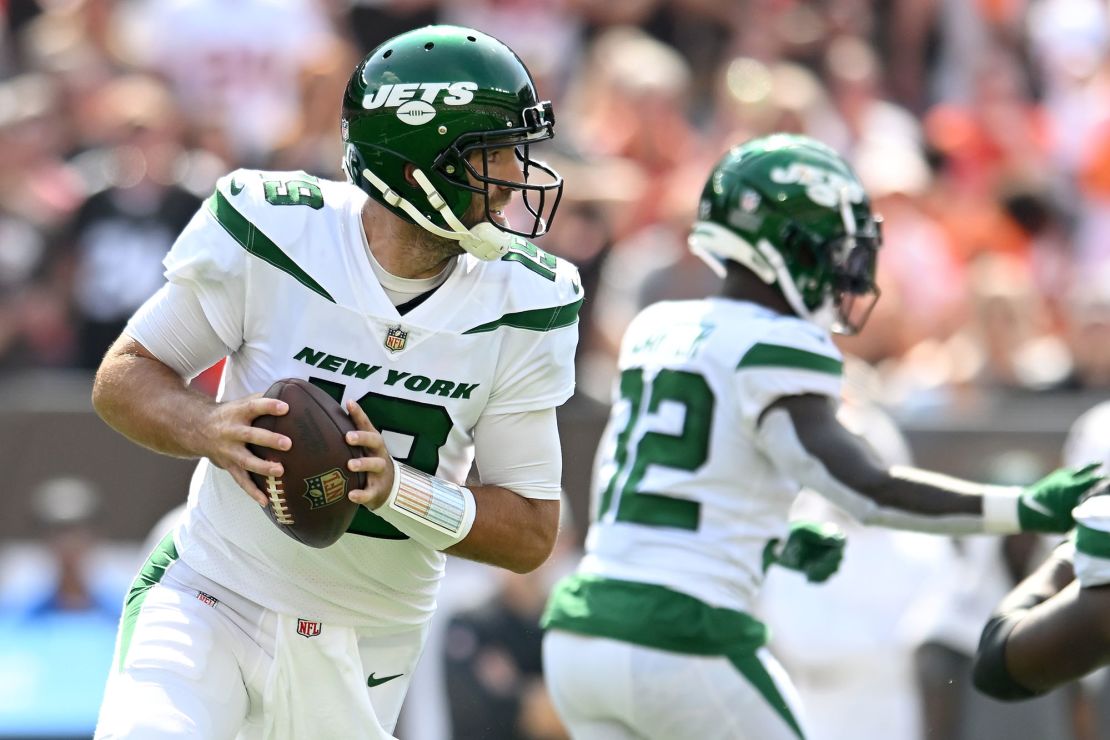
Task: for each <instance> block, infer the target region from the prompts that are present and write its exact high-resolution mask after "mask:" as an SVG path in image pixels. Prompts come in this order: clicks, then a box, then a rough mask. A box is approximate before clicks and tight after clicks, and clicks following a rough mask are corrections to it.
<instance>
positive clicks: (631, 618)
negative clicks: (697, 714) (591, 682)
mask: <svg viewBox="0 0 1110 740" xmlns="http://www.w3.org/2000/svg"><path fill="white" fill-rule="evenodd" d="M540 623H541V625H542V626H543V627H545V628H554V629H562V630H566V631H568V632H577V633H579V634H585V635H594V636H596V637H608V638H610V639H613V640H622V641H624V642H630V643H633V644H636V645H643V646H645V647H650V648H655V649H657V650H669V651H671V652H674V653H685V654H687V655H721V656H724V655H729V656H732V655H735V654H737V652H738V651H739V652H745V651H746V652H749V653H754V652H755V651H756V650H758V649H759V648H760V647H762V646H763V645H765V644H766V643H767V639H768V632H767V627H766V625H764V624H763V623H762V622H760V621H759V620H758V619H756V618H755V617H753V616H751V615H750V614H745V613H744V612H739V611H735V610H732V609H724V608H721V607H714V606H710V605H709V604H706V603H705V602H703V601H700V600H698V599H695V598H694V597H693V596H689V595H687V594H683V593H679V592H678V591H672V590H671V589H669V588H666V587H664V586H657V585H655V584H651V583H637V582H635V581H620V580H616V579H613V578H603V577H600V576H590V575H582V574H574V575H571V576H568V577H567V578H564V579H563V580H562V581H560V582H559V583H558V584H557V585H556V586H555V589H554V591H552V594H551V598H550V599H549V600H548V602H547V609H546V611H545V612H544V615H543V618H542V619H541V621H540Z"/></svg>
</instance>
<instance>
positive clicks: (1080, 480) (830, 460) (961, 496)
mask: <svg viewBox="0 0 1110 740" xmlns="http://www.w3.org/2000/svg"><path fill="white" fill-rule="evenodd" d="M759 440H760V443H761V446H762V448H763V450H764V452H765V453H766V454H767V455H768V456H769V457H770V458H771V459H772V460H774V461H775V463H776V465H777V466H778V468H779V469H780V470H782V471H784V472H786V473H787V474H788V475H790V476H792V477H793V478H795V479H796V480H797V481H798V482H799V483H801V484H802V485H805V486H808V487H809V488H812V489H813V490H815V491H817V492H818V493H821V494H822V495H824V496H825V497H826V498H828V499H829V500H831V501H832V502H833V503H835V504H837V505H838V506H840V507H841V508H843V509H845V510H846V511H847V512H849V513H850V514H852V515H853V516H855V517H856V518H857V519H859V520H860V521H861V522H864V523H865V524H878V525H881V526H887V527H897V528H901V529H912V530H917V531H923V532H939V533H950V534H971V533H977V532H993V533H998V534H1009V533H1013V532H1019V531H1029V530H1037V531H1057V532H1063V531H1066V530H1068V529H1069V528H1070V527H1071V526H1072V525H1073V524H1074V520H1073V519H1072V517H1071V509H1072V508H1073V507H1074V506H1075V504H1076V502H1077V501H1078V499H1079V497H1080V496H1081V495H1083V494H1084V493H1086V492H1087V491H1088V490H1089V489H1090V488H1092V487H1094V486H1095V485H1096V484H1097V483H1098V482H1099V481H1100V480H1101V477H1100V476H1098V475H1096V474H1095V473H1093V471H1092V470H1090V469H1084V470H1083V471H1080V472H1079V473H1071V472H1066V471H1065V472H1061V473H1058V474H1056V477H1052V478H1046V479H1045V480H1044V481H1042V482H1040V483H1038V484H1036V485H1035V486H1031V487H1029V488H1025V489H1022V488H1019V487H1006V486H991V485H986V484H981V483H973V482H971V481H966V480H961V479H958V478H953V477H950V476H946V475H941V474H939V473H932V472H929V471H926V470H921V469H918V468H909V467H901V466H893V467H888V466H886V465H884V464H883V463H881V462H880V461H879V460H878V459H877V458H876V457H875V456H874V455H873V454H872V453H871V451H870V449H869V448H868V447H867V445H866V444H865V443H864V442H863V441H862V440H860V439H859V438H858V437H856V436H855V435H854V434H852V433H851V432H849V431H848V430H847V429H845V428H844V427H843V426H842V425H841V424H840V422H839V421H838V420H837V418H836V409H835V406H834V404H833V402H832V400H831V399H830V398H829V397H827V396H819V395H802V396H786V397H783V398H780V399H778V400H777V401H775V402H774V403H772V404H771V405H770V406H769V407H768V408H767V409H766V410H765V411H764V412H763V415H762V416H761V418H760V426H759Z"/></svg>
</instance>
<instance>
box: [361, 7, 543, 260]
mask: <svg viewBox="0 0 1110 740" xmlns="http://www.w3.org/2000/svg"><path fill="white" fill-rule="evenodd" d="M554 124H555V115H554V112H553V111H552V108H551V103H550V102H548V101H540V100H539V99H538V98H537V96H536V88H535V85H534V84H533V82H532V77H531V75H530V74H529V73H528V70H527V68H526V67H525V66H524V63H523V62H521V61H520V58H519V57H517V55H516V54H514V53H513V51H512V50H511V49H510V48H509V47H507V46H505V44H503V43H501V42H500V41H498V40H497V39H495V38H493V37H491V36H487V35H486V34H484V33H481V32H480V31H476V30H473V29H470V28H463V27H459V26H426V27H424V28H420V29H417V30H414V31H409V32H407V33H403V34H401V35H399V36H395V37H394V38H392V39H390V40H388V41H386V42H385V43H383V44H381V45H380V46H378V47H377V48H376V49H374V50H373V51H372V52H370V54H368V55H367V56H366V58H365V59H363V60H362V62H360V63H359V65H358V66H357V67H356V68H355V71H354V74H353V75H352V76H351V80H350V82H349V83H348V84H347V91H346V94H345V95H344V97H343V119H342V132H343V141H344V143H345V144H346V148H345V154H344V159H343V168H344V170H345V172H346V173H347V177H348V178H350V180H351V182H353V183H354V184H356V185H357V186H359V187H360V188H362V189H363V190H365V191H366V192H367V193H368V194H369V195H370V196H371V197H373V198H374V199H375V200H377V201H379V202H380V203H382V204H383V205H385V206H386V207H387V208H389V209H390V210H391V211H393V213H395V214H396V215H397V216H399V217H401V218H403V219H405V220H406V221H409V222H411V223H417V224H419V225H420V226H422V227H424V228H425V229H428V230H429V231H432V232H433V233H437V234H440V235H441V236H446V237H448V238H453V239H457V240H458V241H460V242H461V243H462V245H463V247H464V248H466V249H467V250H468V251H471V252H473V253H475V254H477V255H478V256H479V257H482V258H483V259H493V258H495V257H497V256H499V255H500V254H501V253H503V252H504V251H505V249H507V247H508V244H509V242H510V241H511V239H512V237H510V236H509V235H510V234H515V235H519V236H524V237H527V238H535V237H537V236H539V235H541V234H543V233H544V232H545V231H546V230H547V226H548V224H549V223H550V222H551V219H552V218H553V217H554V215H555V210H556V208H557V207H558V204H559V199H560V197H561V196H562V189H563V181H562V178H561V177H560V176H559V175H558V173H556V172H555V171H554V170H552V169H551V168H550V167H548V166H546V165H544V164H543V163H540V162H537V161H535V160H533V159H531V158H530V157H529V145H530V144H533V143H536V142H538V141H543V140H545V139H550V138H551V137H552V136H553V129H554ZM501 147H515V151H516V155H517V158H518V160H519V161H520V164H521V167H522V169H523V179H522V180H521V181H518V182H509V181H505V180H498V179H494V178H492V177H490V176H489V174H488V159H487V154H488V151H489V150H492V149H497V148H501ZM474 154H480V155H481V156H480V157H473V155H474ZM471 157H473V159H474V160H476V162H477V165H476V164H475V163H472V161H471ZM406 165H412V167H413V168H415V172H414V173H413V176H414V177H415V179H416V183H415V184H414V183H413V182H412V181H411V180H410V179H409V178H408V177H406V172H405V167H406ZM537 170H538V171H539V172H540V175H541V177H542V179H543V180H544V182H543V183H541V184H534V183H530V182H528V178H529V175H530V174H534V173H535V172H536V171H537ZM468 175H469V178H468ZM490 185H499V186H502V187H511V188H513V189H514V190H521V191H523V196H524V204H525V206H526V207H527V209H528V211H529V213H530V214H531V216H532V218H531V219H530V220H531V224H530V225H526V228H522V229H512V228H510V227H509V226H507V225H504V224H500V223H497V221H496V220H494V218H493V216H494V214H493V212H491V210H490V202H489V186H490ZM475 197H479V198H483V199H484V200H485V215H486V220H485V221H484V222H483V223H480V224H478V225H476V226H475V225H474V224H470V225H468V226H473V227H474V228H467V227H466V226H463V225H462V224H461V223H460V221H459V219H460V218H461V217H462V216H463V214H464V213H466V211H467V208H468V207H469V206H470V204H471V201H472V199H473V198H475Z"/></svg>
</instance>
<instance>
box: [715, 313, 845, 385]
mask: <svg viewBox="0 0 1110 740" xmlns="http://www.w3.org/2000/svg"><path fill="white" fill-rule="evenodd" d="M751 322H752V326H751V331H750V332H749V333H748V336H747V339H748V340H749V341H748V342H747V343H745V344H744V345H742V346H744V347H745V348H744V350H743V352H742V354H741V355H740V358H739V360H738V361H737V363H736V370H738V371H740V370H748V369H751V370H757V369H784V370H803V371H811V372H817V373H822V374H829V375H836V376H838V377H839V376H841V375H842V374H843V371H844V356H843V355H842V354H841V352H840V350H839V349H838V348H837V346H836V345H835V344H834V343H833V341H832V337H831V336H830V335H829V333H828V332H827V331H825V330H823V329H821V328H820V327H819V326H816V325H814V324H812V323H810V322H808V321H804V320H802V319H799V318H795V317H793V316H779V315H774V316H762V317H757V318H752V319H751Z"/></svg>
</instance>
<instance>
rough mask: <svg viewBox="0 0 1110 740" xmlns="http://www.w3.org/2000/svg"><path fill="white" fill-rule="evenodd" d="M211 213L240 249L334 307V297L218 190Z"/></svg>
mask: <svg viewBox="0 0 1110 740" xmlns="http://www.w3.org/2000/svg"><path fill="white" fill-rule="evenodd" d="M208 210H209V211H211V212H212V215H213V216H215V217H216V221H218V222H219V224H220V226H222V227H224V231H226V232H227V233H228V234H230V235H231V238H232V239H234V240H235V241H237V242H239V246H241V247H242V248H243V249H245V250H247V251H248V252H250V253H251V254H253V255H254V256H255V257H258V258H259V259H261V260H264V261H266V262H269V263H270V264H271V265H273V266H274V267H276V268H277V269H279V270H281V271H282V272H284V273H286V274H287V275H289V276H290V277H292V278H293V279H294V280H296V281H297V282H299V283H300V284H301V285H303V286H305V287H306V288H308V289H309V290H311V291H312V292H313V293H317V294H319V295H321V296H323V297H324V298H326V299H328V300H329V301H331V302H332V303H335V299H334V298H332V297H331V294H330V293H328V291H326V290H324V287H323V286H322V285H320V284H319V283H318V282H316V281H315V280H313V279H312V276H311V275H309V274H308V273H307V272H305V271H304V270H302V269H301V268H300V266H299V265H298V264H297V263H296V262H294V261H293V260H291V259H290V258H289V255H287V254H286V253H285V252H283V251H281V247H279V246H278V245H277V244H274V242H273V241H271V240H270V238H269V237H268V236H266V235H265V234H263V233H262V232H261V231H260V230H259V229H258V227H257V226H255V225H254V224H252V223H251V222H250V221H248V220H247V219H246V218H245V217H244V216H243V214H241V213H239V211H237V210H235V207H234V206H232V205H231V203H229V202H228V200H227V198H225V197H224V196H223V193H221V192H220V191H219V190H217V191H215V192H214V193H212V197H211V198H209V199H208Z"/></svg>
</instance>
